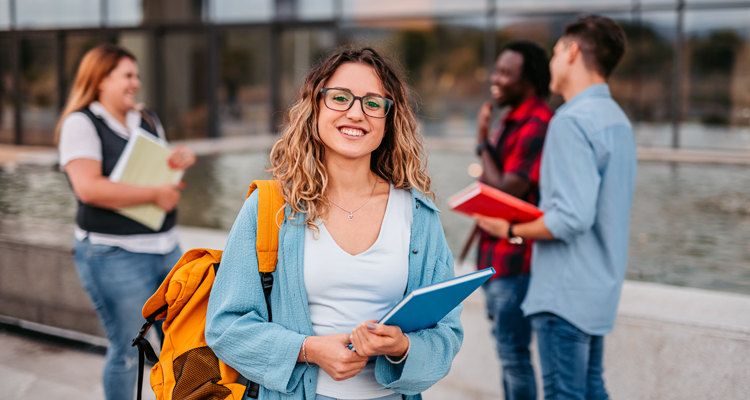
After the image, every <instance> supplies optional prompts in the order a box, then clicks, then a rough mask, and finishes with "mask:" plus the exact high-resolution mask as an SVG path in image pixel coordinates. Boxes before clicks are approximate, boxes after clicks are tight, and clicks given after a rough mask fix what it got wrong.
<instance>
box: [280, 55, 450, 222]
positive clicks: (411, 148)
mask: <svg viewBox="0 0 750 400" xmlns="http://www.w3.org/2000/svg"><path fill="white" fill-rule="evenodd" d="M344 63H358V64H365V65H369V66H370V67H372V69H373V70H375V73H376V74H377V76H378V77H379V78H380V81H381V82H382V84H383V88H384V89H385V96H386V97H388V98H390V99H392V100H393V102H394V105H393V107H392V110H391V112H389V113H388V116H387V117H386V124H385V136H384V137H383V141H382V142H381V144H380V146H379V147H378V148H377V149H375V151H373V152H372V157H371V160H370V169H371V170H372V172H374V173H375V174H376V175H377V176H379V177H380V178H382V179H384V180H386V181H387V182H390V183H392V184H393V185H394V186H395V187H397V188H399V189H411V188H415V189H417V190H419V191H420V192H421V193H422V194H424V195H427V196H430V197H431V198H432V199H433V200H434V197H435V196H434V194H433V193H432V192H431V191H430V178H429V177H428V176H427V173H426V172H425V169H426V166H427V158H426V154H425V150H424V146H423V145H422V137H421V135H420V133H419V132H418V131H417V120H416V117H415V115H414V112H413V111H412V109H411V107H410V106H409V94H408V90H407V87H406V85H405V84H404V82H403V80H402V79H401V78H400V77H399V74H398V73H397V71H396V69H395V68H394V67H393V66H392V64H391V62H390V61H388V60H387V59H386V58H384V57H382V56H381V55H379V54H378V53H377V52H376V51H375V50H373V49H371V48H369V47H365V48H361V49H352V48H340V49H337V50H335V51H334V52H333V53H331V54H330V55H329V56H328V57H326V58H325V59H324V60H323V61H322V62H321V63H319V64H318V65H317V66H316V67H315V68H313V70H312V71H310V73H309V74H307V77H305V81H304V83H303V84H302V87H301V88H300V91H299V93H298V95H297V99H296V101H295V102H294V105H293V106H292V107H291V108H290V110H289V112H288V113H287V115H286V121H285V124H284V126H283V129H282V133H281V138H280V139H279V140H278V141H277V142H276V144H274V146H273V149H272V150H271V168H269V171H271V172H272V173H273V177H274V178H275V179H277V180H278V181H279V182H281V187H282V190H283V194H284V201H285V202H286V203H287V204H289V205H291V206H292V215H291V217H290V219H291V218H293V217H294V216H295V215H296V214H297V213H304V214H307V221H306V223H307V226H308V227H309V228H310V229H312V230H314V231H316V232H317V230H318V229H317V226H316V225H315V222H316V221H317V220H318V218H320V216H321V215H325V214H326V213H327V212H328V211H329V209H330V204H329V203H328V183H329V181H328V169H327V168H326V164H325V146H324V145H323V141H322V140H321V139H320V133H319V132H318V113H319V111H320V110H319V108H320V107H319V105H320V103H319V99H320V97H319V96H320V90H321V89H322V88H323V85H325V83H326V81H328V79H329V78H330V77H331V76H332V75H333V74H334V72H336V69H337V68H338V67H339V66H340V65H342V64H344Z"/></svg>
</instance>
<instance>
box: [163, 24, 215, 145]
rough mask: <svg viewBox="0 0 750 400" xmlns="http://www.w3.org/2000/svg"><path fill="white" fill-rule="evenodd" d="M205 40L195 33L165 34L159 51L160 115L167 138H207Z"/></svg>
mask: <svg viewBox="0 0 750 400" xmlns="http://www.w3.org/2000/svg"><path fill="white" fill-rule="evenodd" d="M206 46H207V43H206V37H205V36H203V35H198V34H167V35H165V36H164V40H163V46H161V51H162V54H163V56H162V57H163V59H164V64H163V68H164V69H163V70H162V71H161V74H160V76H161V77H162V79H163V80H164V81H163V82H162V83H160V86H161V87H160V89H162V90H164V92H163V93H164V99H165V110H163V111H162V113H163V115H160V116H159V117H161V119H162V122H164V125H165V129H166V131H167V138H168V139H169V140H178V139H190V138H198V137H201V138H202V137H206V135H207V132H208V129H207V127H208V126H207V122H208V107H207V92H206V90H207V89H208V82H207V81H206V78H207V76H208V72H207V67H208V65H207V63H206V60H207V51H206V49H207V47H206Z"/></svg>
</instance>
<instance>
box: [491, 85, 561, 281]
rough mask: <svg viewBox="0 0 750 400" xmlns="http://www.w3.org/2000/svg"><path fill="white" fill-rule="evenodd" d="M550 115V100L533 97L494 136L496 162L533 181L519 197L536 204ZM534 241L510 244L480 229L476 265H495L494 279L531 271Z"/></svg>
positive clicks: (507, 117) (509, 115)
mask: <svg viewBox="0 0 750 400" xmlns="http://www.w3.org/2000/svg"><path fill="white" fill-rule="evenodd" d="M551 118H552V111H550V109H549V107H548V106H547V103H546V102H545V101H544V100H542V99H540V98H531V99H528V100H526V101H524V102H523V103H521V105H519V106H518V107H517V108H516V109H515V110H512V111H511V112H510V113H508V115H507V116H506V117H505V118H504V119H503V122H502V125H501V126H500V129H498V130H497V132H496V133H495V134H494V137H493V138H491V143H492V146H491V150H490V151H491V152H492V156H493V159H494V160H495V164H496V165H497V166H498V168H500V171H502V172H503V173H513V174H516V175H517V176H518V177H520V178H521V179H524V180H526V181H528V182H529V183H531V189H529V191H528V193H526V195H524V196H521V197H520V198H521V199H522V200H525V201H527V202H529V203H531V204H535V205H536V204H537V203H538V202H539V163H540V161H541V159H542V147H543V145H544V136H545V135H546V133H547V125H548V124H549V121H550V119H551ZM531 245H532V243H531V241H530V240H526V241H525V242H524V244H520V245H515V244H510V243H509V242H508V240H507V239H500V238H496V237H494V236H490V234H488V233H486V232H484V231H481V230H480V238H479V251H478V255H477V268H479V269H484V268H489V267H494V268H495V271H497V272H496V273H495V275H494V276H493V277H492V278H491V279H497V278H501V277H506V276H515V275H520V274H528V273H529V272H530V268H531Z"/></svg>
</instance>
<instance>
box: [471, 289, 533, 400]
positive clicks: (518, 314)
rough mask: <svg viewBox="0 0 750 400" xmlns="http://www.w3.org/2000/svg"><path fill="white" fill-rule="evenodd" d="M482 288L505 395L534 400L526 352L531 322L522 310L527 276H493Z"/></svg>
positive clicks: (523, 399) (527, 353)
mask: <svg viewBox="0 0 750 400" xmlns="http://www.w3.org/2000/svg"><path fill="white" fill-rule="evenodd" d="M482 287H483V288H484V293H485V297H486V299H487V313H488V314H489V317H490V319H491V320H492V334H493V335H494V336H495V340H496V341H497V353H498V355H499V356H500V363H501V365H502V375H503V391H504V392H505V398H506V400H536V380H535V379H534V368H533V367H532V366H531V353H530V352H529V343H530V342H531V324H530V323H529V319H528V318H524V316H523V312H522V311H521V302H523V298H524V297H525V296H526V289H527V288H528V287H529V275H518V276H513V277H508V278H498V279H493V280H491V281H487V282H485V283H484V285H482Z"/></svg>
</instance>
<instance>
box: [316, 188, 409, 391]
mask: <svg viewBox="0 0 750 400" xmlns="http://www.w3.org/2000/svg"><path fill="white" fill-rule="evenodd" d="M355 215H356V214H355ZM412 219H413V215H412V209H411V194H410V193H409V191H408V190H403V189H396V188H395V187H393V185H391V189H390V194H389V195H388V204H387V206H386V210H385V216H384V217H383V223H382V225H381V227H380V233H379V234H378V238H377V240H376V241H375V244H373V245H372V247H370V248H369V249H367V250H366V251H365V252H363V253H360V254H357V255H356V256H353V255H351V254H349V253H347V252H345V251H344V250H342V249H341V247H339V245H338V244H337V243H336V242H335V241H334V240H333V238H332V237H331V234H330V233H329V232H328V230H327V229H326V227H325V224H323V223H321V222H320V221H319V222H318V223H317V226H318V227H319V228H320V236H319V238H318V239H317V240H315V239H314V237H313V232H312V231H311V230H310V229H305V259H304V268H305V288H306V289H307V302H308V304H309V308H310V319H311V320H312V326H313V330H314V331H315V335H316V336H323V335H331V334H336V333H351V331H352V329H354V328H355V327H356V326H357V325H359V324H360V323H362V322H364V321H367V320H371V319H380V318H381V317H382V316H384V315H385V314H386V313H387V312H388V311H390V309H391V308H393V306H395V305H396V303H398V302H399V300H401V298H402V297H404V292H405V291H406V284H407V280H408V278H409V241H410V239H411V223H412ZM381 387H382V385H381V384H379V383H378V382H377V381H376V380H375V362H374V361H371V362H369V363H367V365H366V366H365V367H364V368H363V369H362V372H360V373H359V374H357V375H356V376H354V377H353V378H350V379H347V380H345V381H341V382H336V381H334V380H333V378H331V377H330V376H329V375H328V374H326V373H325V372H324V371H323V370H322V369H321V370H318V387H317V393H318V394H321V395H324V396H329V397H334V398H340V399H373V398H377V397H384V396H388V395H390V394H393V393H394V392H393V391H390V390H378V389H380V388H381Z"/></svg>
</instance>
